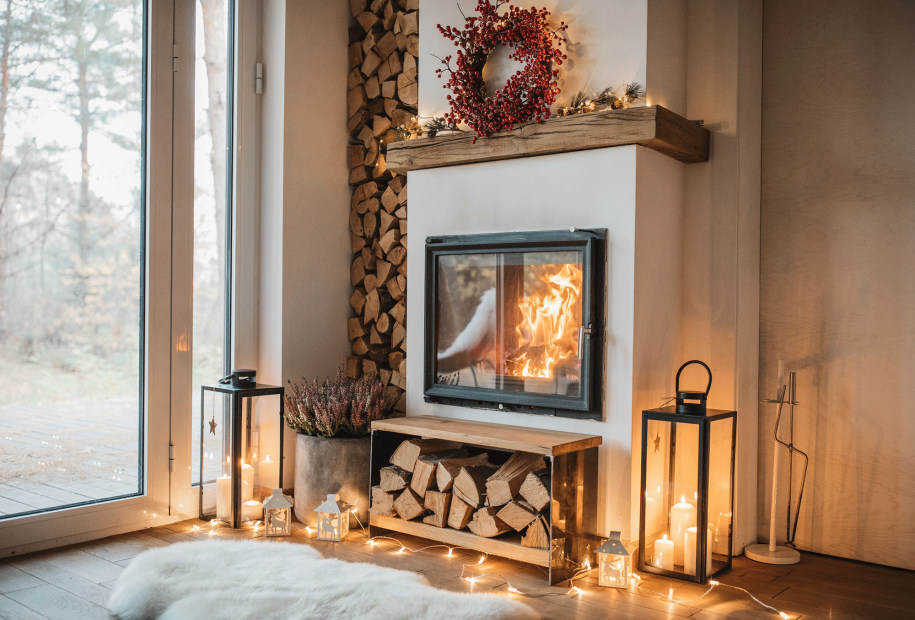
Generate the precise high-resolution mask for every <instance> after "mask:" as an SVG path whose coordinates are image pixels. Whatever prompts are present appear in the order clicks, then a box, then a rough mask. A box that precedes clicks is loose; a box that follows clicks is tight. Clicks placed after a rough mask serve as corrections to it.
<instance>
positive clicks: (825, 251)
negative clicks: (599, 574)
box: [759, 0, 915, 569]
mask: <svg viewBox="0 0 915 620" xmlns="http://www.w3.org/2000/svg"><path fill="white" fill-rule="evenodd" d="M913 33H915V3H913V2H911V1H908V0H896V1H880V2H873V1H870V2H865V1H864V0H857V1H852V0H842V1H840V2H825V1H820V2H817V1H812V0H770V1H768V2H766V3H765V15H764V30H763V37H764V38H763V47H764V50H765V51H764V64H763V134H762V135H763V159H762V251H761V257H762V261H761V262H762V264H761V282H762V287H761V300H760V302H761V303H760V312H761V329H760V339H761V343H760V344H761V346H760V397H772V396H774V393H775V390H776V386H775V383H776V377H775V373H776V370H775V365H776V360H777V359H778V358H784V359H785V361H786V366H787V369H788V370H793V371H796V372H797V373H798V400H799V401H800V407H799V408H798V409H797V413H796V430H795V432H796V434H795V439H796V443H797V445H798V447H800V448H801V449H803V450H806V451H808V452H809V453H810V455H811V458H812V460H811V465H810V472H809V474H808V480H807V489H806V492H805V497H804V503H803V510H802V512H801V516H800V526H799V528H798V533H797V543H798V546H799V547H800V548H802V549H808V550H812V551H817V552H821V553H827V554H832V555H839V556H844V557H851V558H857V559H861V560H866V561H869V562H878V563H881V564H890V565H895V566H903V567H906V568H910V569H912V568H915V556H913V555H912V550H913V549H915V484H913V477H912V472H913V471H915V447H913V440H915V415H913V413H912V412H911V411H910V410H909V407H910V406H911V404H912V403H913V402H915V139H913V137H915V120H913V116H912V110H913V109H915V79H913V76H915V36H913ZM773 424H774V410H773V408H772V407H762V408H761V409H760V420H759V429H760V439H759V464H760V470H761V471H760V487H759V502H760V525H759V534H760V536H761V537H763V538H767V537H768V531H769V530H768V528H769V523H768V514H769V508H768V506H769V498H768V494H769V485H770V484H771V469H772V467H771V462H770V461H771V454H772V447H771V446H772V426H773ZM782 463H784V461H782ZM781 469H782V471H784V467H782V468H781ZM786 483H787V480H783V481H782V489H785V488H786V487H785V485H786ZM784 497H785V496H784V494H783V495H782V498H783V501H784ZM780 505H781V504H780ZM784 519H785V512H784V509H783V508H782V509H780V512H779V516H778V519H777V521H776V524H777V527H778V529H777V537H778V538H779V539H781V538H783V537H784V532H785V525H784Z"/></svg>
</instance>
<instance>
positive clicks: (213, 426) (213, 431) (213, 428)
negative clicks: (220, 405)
mask: <svg viewBox="0 0 915 620" xmlns="http://www.w3.org/2000/svg"><path fill="white" fill-rule="evenodd" d="M210 434H211V435H215V434H216V418H212V419H211V420H210ZM656 449H657V448H656Z"/></svg>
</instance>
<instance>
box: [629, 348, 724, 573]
mask: <svg viewBox="0 0 915 620" xmlns="http://www.w3.org/2000/svg"><path fill="white" fill-rule="evenodd" d="M690 364H699V365H701V366H702V367H703V368H705V370H706V372H707V373H708V385H707V386H706V388H705V391H703V392H698V391H689V390H681V389H680V373H682V372H683V369H685V368H686V367H687V366H689V365H690ZM711 387H712V371H711V370H710V369H709V367H708V366H707V365H706V364H705V363H703V362H701V361H699V360H690V361H688V362H686V363H685V364H683V365H682V366H680V369H679V370H678V371H677V377H676V393H677V399H676V404H675V405H674V406H669V407H661V408H659V409H648V410H645V411H642V486H641V495H640V500H639V514H640V524H639V569H640V570H643V571H645V572H649V573H657V574H660V575H667V576H669V577H677V578H679V579H686V580H689V581H695V582H698V583H705V582H706V581H708V579H709V578H710V577H714V576H717V575H719V574H721V573H722V572H724V571H726V570H728V569H730V568H731V557H732V552H731V547H732V532H733V521H734V519H733V514H734V454H735V442H736V437H737V412H736V411H725V410H722V409H708V408H707V407H706V401H707V399H708V393H709V390H710V389H711ZM700 532H702V533H704V535H701V534H700Z"/></svg>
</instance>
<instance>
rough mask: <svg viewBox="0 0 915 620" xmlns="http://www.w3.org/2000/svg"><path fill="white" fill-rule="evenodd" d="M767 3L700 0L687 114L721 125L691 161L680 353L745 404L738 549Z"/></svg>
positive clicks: (752, 441) (715, 403)
mask: <svg viewBox="0 0 915 620" xmlns="http://www.w3.org/2000/svg"><path fill="white" fill-rule="evenodd" d="M761 12H762V3H761V2H759V1H758V0H742V1H741V2H733V0H691V1H690V2H689V9H688V26H689V28H688V51H687V59H688V63H687V84H688V89H687V105H686V108H687V110H686V111H687V116H688V118H691V119H704V121H705V127H706V128H707V129H709V131H711V132H712V139H711V153H710V157H709V162H708V163H705V164H697V165H692V166H688V167H687V168H686V186H685V187H686V190H685V201H686V206H685V212H686V214H687V215H686V216H685V217H684V220H683V222H684V226H683V260H682V268H683V297H682V300H683V303H682V308H683V310H682V324H681V329H682V340H681V357H682V358H683V360H684V361H685V360H688V359H696V358H698V359H701V360H703V361H705V362H706V363H707V364H708V365H709V366H710V367H711V369H712V374H713V376H714V382H713V384H712V390H711V393H710V395H709V406H711V407H715V408H719V409H735V410H737V452H738V455H737V471H736V474H735V475H736V497H735V500H734V511H735V529H734V549H735V553H740V552H741V551H742V549H743V547H744V546H745V545H746V544H748V543H752V542H755V541H756V531H755V530H756V528H755V523H756V514H757V511H756V500H757V493H756V489H757V471H756V449H757V416H758V404H757V391H758V390H757V365H758V362H757V361H758V358H759V344H758V339H759V319H758V317H759V182H760V181H759V175H760V172H759V170H760V164H759V157H760V155H759V150H760V137H759V136H760V75H761V73H760V71H761V70H760V63H761V53H762V47H761V40H760V37H761V28H762V15H761Z"/></svg>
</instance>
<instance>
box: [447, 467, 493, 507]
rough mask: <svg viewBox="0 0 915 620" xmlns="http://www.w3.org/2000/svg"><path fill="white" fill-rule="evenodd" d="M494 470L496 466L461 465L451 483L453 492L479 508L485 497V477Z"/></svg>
mask: <svg viewBox="0 0 915 620" xmlns="http://www.w3.org/2000/svg"><path fill="white" fill-rule="evenodd" d="M495 471H496V468H495V467H490V466H489V465H471V466H469V467H468V466H465V467H461V471H460V472H458V475H457V476H455V477H454V483H453V484H452V489H453V491H454V494H455V495H456V496H458V497H460V498H461V499H462V500H464V501H465V502H467V503H468V504H470V505H471V506H473V507H474V508H479V507H480V506H482V505H483V499H484V498H485V497H486V479H487V478H489V477H490V476H491V475H492V474H493V473H494V472H495Z"/></svg>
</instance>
